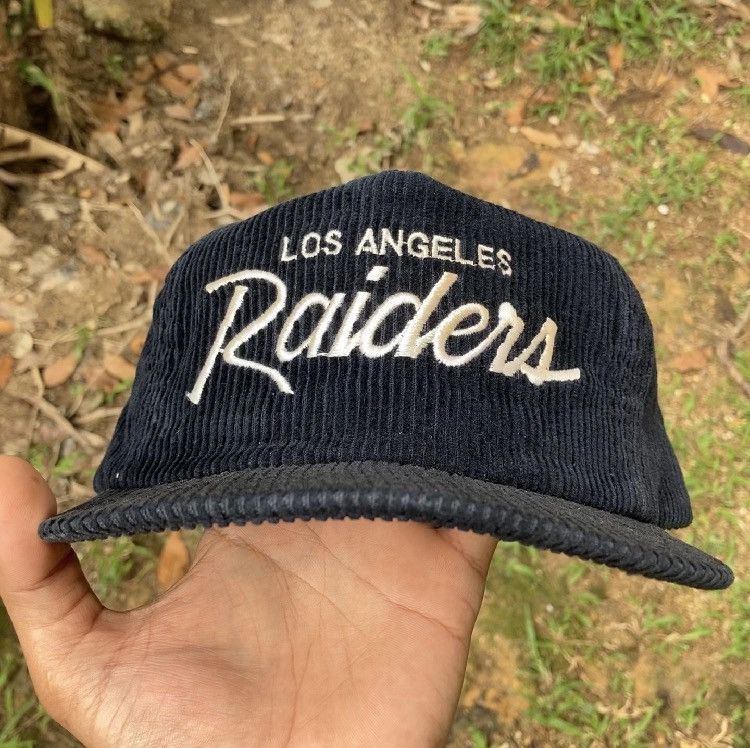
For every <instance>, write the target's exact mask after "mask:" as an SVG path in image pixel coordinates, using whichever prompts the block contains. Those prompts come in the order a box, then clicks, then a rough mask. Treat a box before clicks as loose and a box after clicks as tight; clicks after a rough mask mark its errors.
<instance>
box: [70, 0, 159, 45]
mask: <svg viewBox="0 0 750 748" xmlns="http://www.w3.org/2000/svg"><path fill="white" fill-rule="evenodd" d="M171 12H172V0H81V13H82V14H83V17H84V19H85V21H86V22H87V24H88V26H89V28H91V29H92V30H94V31H98V32H100V33H103V34H111V35H112V36H116V37H119V38H120V39H124V40H125V41H153V40H155V39H160V38H161V37H162V36H164V34H165V33H166V31H167V28H168V27H169V15H170V13H171Z"/></svg>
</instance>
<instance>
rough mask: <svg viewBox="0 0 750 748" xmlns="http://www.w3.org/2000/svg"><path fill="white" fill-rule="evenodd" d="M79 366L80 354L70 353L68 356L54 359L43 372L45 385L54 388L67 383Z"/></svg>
mask: <svg viewBox="0 0 750 748" xmlns="http://www.w3.org/2000/svg"><path fill="white" fill-rule="evenodd" d="M77 366H78V356H76V355H75V353H69V354H68V355H67V356H63V357H62V358H58V359H57V360H56V361H53V362H52V363H51V364H49V366H46V367H45V369H44V372H43V373H42V381H43V382H44V386H45V387H48V388H52V387H59V386H60V385H61V384H65V382H67V381H68V380H69V379H70V378H71V377H72V376H73V373H74V372H75V370H76V367H77Z"/></svg>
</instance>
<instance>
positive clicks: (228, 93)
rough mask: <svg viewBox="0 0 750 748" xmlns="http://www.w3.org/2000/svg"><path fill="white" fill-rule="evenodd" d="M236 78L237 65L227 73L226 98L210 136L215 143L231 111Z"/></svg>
mask: <svg viewBox="0 0 750 748" xmlns="http://www.w3.org/2000/svg"><path fill="white" fill-rule="evenodd" d="M235 80H237V69H236V68H235V67H231V68H230V69H229V73H228V74H227V82H226V87H225V89H224V98H223V99H222V101H221V109H220V110H219V116H218V117H217V119H216V124H215V125H214V129H213V132H212V133H211V136H210V137H209V141H210V142H211V143H215V142H216V141H217V140H218V139H219V134H220V133H221V128H222V127H223V126H224V120H225V119H226V118H227V113H228V112H229V104H230V103H231V101H232V86H233V85H234V82H235Z"/></svg>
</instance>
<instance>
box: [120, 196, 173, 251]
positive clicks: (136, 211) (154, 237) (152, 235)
mask: <svg viewBox="0 0 750 748" xmlns="http://www.w3.org/2000/svg"><path fill="white" fill-rule="evenodd" d="M128 208H130V211H131V213H132V214H133V215H134V216H135V217H136V219H137V220H138V223H139V224H140V225H141V228H142V229H143V231H144V233H145V234H146V235H147V236H148V237H149V239H151V241H152V242H153V243H154V246H155V247H156V251H157V252H158V253H159V254H160V255H161V256H162V258H164V259H165V260H167V261H169V260H170V257H169V253H168V252H167V249H166V247H165V246H164V242H162V240H161V239H160V237H159V234H157V233H156V231H154V230H153V229H152V228H151V226H149V225H148V221H147V220H146V218H145V217H144V215H143V213H141V209H140V208H139V207H138V206H137V205H136V204H135V203H134V202H133V201H132V200H131V201H129V202H128Z"/></svg>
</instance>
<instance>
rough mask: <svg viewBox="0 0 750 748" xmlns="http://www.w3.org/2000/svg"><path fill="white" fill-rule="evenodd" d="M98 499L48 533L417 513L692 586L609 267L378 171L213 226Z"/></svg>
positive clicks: (547, 230) (444, 190) (639, 363)
mask: <svg viewBox="0 0 750 748" xmlns="http://www.w3.org/2000/svg"><path fill="white" fill-rule="evenodd" d="M94 486H95V489H96V490H97V492H98V494H97V496H96V497H95V498H93V499H91V500H90V501H88V502H86V503H84V504H82V505H80V506H77V507H74V508H72V509H68V510H67V511H65V512H63V513H61V514H59V515H57V516H56V517H52V518H50V519H47V520H45V521H44V522H43V523H42V525H41V527H40V534H41V536H42V538H44V539H45V540H48V541H53V542H54V541H65V542H69V541H77V540H86V539H95V538H104V537H107V536H116V535H127V534H135V533H142V532H147V531H160V530H165V529H167V528H173V529H176V528H188V527H195V526H198V525H203V526H211V525H220V526H225V525H228V524H230V523H238V524H242V523H246V522H252V523H260V522H267V521H268V522H277V521H280V520H284V521H290V520H295V519H341V518H347V517H348V518H382V519H392V520H393V519H398V520H413V521H419V522H425V523H429V524H431V525H434V526H439V527H456V528H460V529H463V530H473V531H474V532H478V533H487V534H491V535H493V536H495V537H497V538H499V539H502V540H517V541H521V542H522V543H527V544H530V545H534V546H537V547H539V548H546V549H550V550H553V551H559V552H563V553H567V554H571V555H575V556H580V557H582V558H586V559H591V560H593V561H596V562H599V563H603V564H607V565H609V566H613V567H617V568H619V569H623V570H625V571H628V572H633V573H638V574H642V575H644V576H647V577H653V578H656V579H662V580H666V581H670V582H677V583H679V584H684V585H688V586H692V587H699V588H706V589H718V588H723V587H727V586H728V585H729V584H731V582H732V579H733V575H732V572H731V570H730V569H729V568H728V567H727V566H725V565H724V564H723V563H722V562H721V561H718V560H717V559H715V558H713V557H712V556H709V555H707V554H706V553H704V552H702V551H701V550H699V549H697V548H695V547H693V546H691V545H688V544H687V543H684V542H682V541H681V540H679V539H677V538H676V537H674V536H673V535H671V534H670V533H669V532H668V531H667V530H669V529H671V528H678V527H685V526H686V525H688V524H689V523H690V522H691V519H692V514H691V507H690V500H689V497H688V494H687V491H686V489H685V484H684V482H683V478H682V474H681V472H680V467H679V465H678V463H677V460H676V458H675V455H674V452H673V450H672V447H671V445H670V443H669V439H668V437H667V435H666V432H665V430H664V424H663V421H662V416H661V412H660V410H659V405H658V402H657V384H656V361H655V355H654V342H653V334H652V328H651V324H650V321H649V318H648V315H647V313H646V310H645V308H644V306H643V302H642V300H641V298H640V296H639V294H638V292H637V290H636V288H635V286H634V285H633V283H632V282H631V280H630V279H629V278H628V276H627V275H626V273H625V272H624V270H623V269H622V267H621V266H620V265H619V264H618V262H617V261H616V260H615V259H614V258H613V257H611V256H610V255H608V254H607V253H605V252H604V251H602V250H601V249H599V248H598V247H596V246H595V245H593V244H591V243H589V242H587V241H585V240H583V239H581V238H579V237H577V236H574V235H572V234H569V233H567V232H565V231H562V230H560V229H557V228H553V227H551V226H548V225H545V224H543V223H539V222H537V221H534V220H531V219H530V218H526V217H525V216H522V215H519V214H518V213H515V212H513V211H511V210H506V209H505V208H501V207H498V206H496V205H492V204H490V203H487V202H484V201H482V200H479V199H477V198H475V197H471V196H469V195H466V194H463V193H461V192H458V191H456V190H453V189H451V188H449V187H447V186H445V185H442V184H440V183H439V182H436V181H434V180H433V179H431V178H429V177H427V176H424V175H422V174H418V173H413V172H401V171H388V172H383V173H381V174H377V175H374V176H368V177H364V178H362V179H358V180H355V181H353V182H349V183H348V184H344V185H341V186H338V187H334V188H332V189H328V190H324V191H322V192H318V193H315V194H312V195H308V196H305V197H301V198H298V199H295V200H291V201H289V202H285V203H282V204H281V205H278V206H276V207H273V208H271V209H269V210H267V211H265V212H263V213H261V214H259V215H257V216H255V217H253V218H250V219H248V220H246V221H242V222H241V223H236V224H233V225H231V226H227V227H224V228H221V229H218V230H216V231H214V232H212V233H210V234H208V235H207V236H205V237H204V238H203V239H201V240H199V241H198V242H196V243H195V244H193V245H192V246H191V247H190V248H189V249H188V250H187V251H186V252H185V253H184V254H183V255H182V256H181V257H180V258H179V260H177V262H176V263H175V265H174V267H173V268H172V269H171V271H170V273H169V275H168V277H167V279H166V282H165V285H164V288H163V290H162V291H161V293H160V295H159V297H158V299H157V301H156V304H155V307H154V316H153V322H152V325H151V330H150V332H149V335H148V338H147V340H146V344H145V347H144V349H143V353H142V356H141V359H140V362H139V364H138V369H137V374H136V378H135V382H134V383H133V391H132V395H131V397H130V400H129V402H128V404H127V405H126V406H125V408H124V409H123V412H122V415H121V417H120V420H119V422H118V424H117V428H116V430H115V433H114V436H113V438H112V442H111V444H110V445H109V449H108V450H107V453H106V455H105V457H104V460H103V462H102V464H101V466H100V467H99V470H98V471H97V473H96V476H95V479H94Z"/></svg>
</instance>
